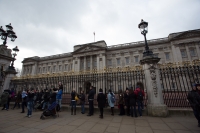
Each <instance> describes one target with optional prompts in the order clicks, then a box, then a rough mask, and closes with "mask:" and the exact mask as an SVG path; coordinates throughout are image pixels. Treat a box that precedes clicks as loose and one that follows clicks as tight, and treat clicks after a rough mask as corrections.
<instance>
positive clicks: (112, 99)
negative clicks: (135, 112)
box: [110, 94, 115, 103]
mask: <svg viewBox="0 0 200 133" xmlns="http://www.w3.org/2000/svg"><path fill="white" fill-rule="evenodd" d="M110 100H111V102H112V103H115V95H113V94H111V99H110Z"/></svg>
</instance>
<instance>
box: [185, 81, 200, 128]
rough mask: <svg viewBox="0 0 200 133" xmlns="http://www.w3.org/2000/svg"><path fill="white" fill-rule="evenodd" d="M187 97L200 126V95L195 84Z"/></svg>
mask: <svg viewBox="0 0 200 133" xmlns="http://www.w3.org/2000/svg"><path fill="white" fill-rule="evenodd" d="M187 99H188V101H189V103H190V105H191V107H192V110H193V113H194V116H195V117H196V119H197V121H198V126H199V127H200V96H199V95H198V93H197V90H196V85H195V84H193V85H192V90H191V91H190V92H189V93H188V96H187Z"/></svg>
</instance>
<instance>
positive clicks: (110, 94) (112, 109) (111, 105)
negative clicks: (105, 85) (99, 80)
mask: <svg viewBox="0 0 200 133" xmlns="http://www.w3.org/2000/svg"><path fill="white" fill-rule="evenodd" d="M107 97H108V105H109V106H110V109H111V115H114V106H115V94H114V93H113V92H112V90H111V89H110V90H109V91H108V95H107ZM112 99H113V100H112Z"/></svg>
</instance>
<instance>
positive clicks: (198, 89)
mask: <svg viewBox="0 0 200 133" xmlns="http://www.w3.org/2000/svg"><path fill="white" fill-rule="evenodd" d="M196 88H197V93H198V94H199V95H200V84H196Z"/></svg>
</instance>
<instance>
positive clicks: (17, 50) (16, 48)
mask: <svg viewBox="0 0 200 133" xmlns="http://www.w3.org/2000/svg"><path fill="white" fill-rule="evenodd" d="M13 51H14V53H13V54H12V55H13V60H12V63H11V65H10V66H9V67H8V69H7V71H6V72H7V73H8V72H12V73H16V71H15V67H14V61H15V57H16V56H17V52H19V49H18V47H17V46H16V47H15V48H13Z"/></svg>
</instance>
